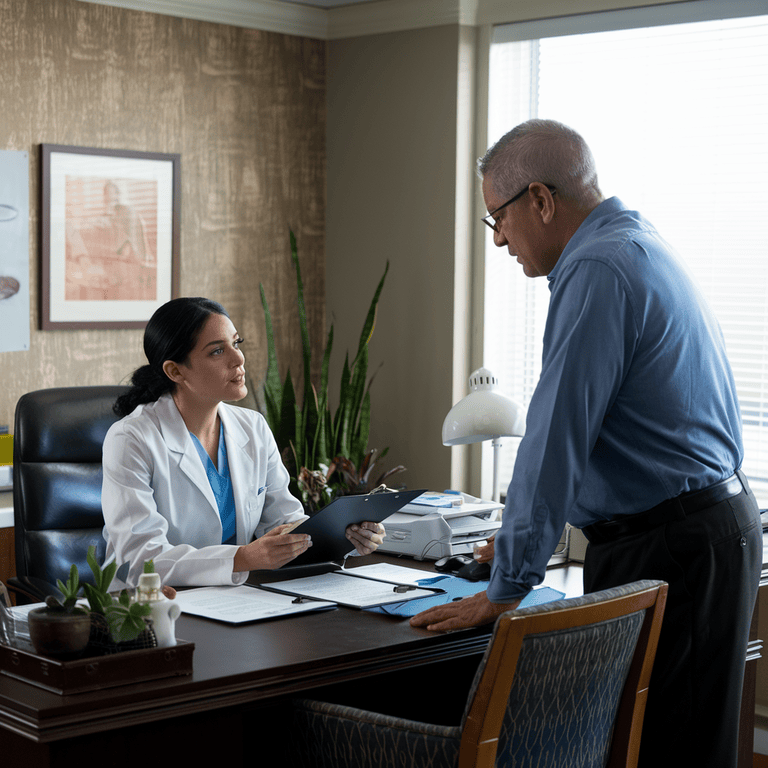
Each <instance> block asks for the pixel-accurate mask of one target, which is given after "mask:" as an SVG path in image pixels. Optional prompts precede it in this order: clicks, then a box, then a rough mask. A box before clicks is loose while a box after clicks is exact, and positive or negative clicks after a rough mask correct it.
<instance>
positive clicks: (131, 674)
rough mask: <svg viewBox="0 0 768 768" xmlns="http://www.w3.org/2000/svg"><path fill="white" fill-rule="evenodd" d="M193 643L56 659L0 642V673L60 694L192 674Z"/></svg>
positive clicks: (177, 643)
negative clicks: (80, 657) (62, 659)
mask: <svg viewBox="0 0 768 768" xmlns="http://www.w3.org/2000/svg"><path fill="white" fill-rule="evenodd" d="M194 650H195V644H194V643H188V642H187V641H186V640H177V642H176V645H175V646H172V647H170V648H144V649H142V650H137V651H124V652H123V653H115V654H112V655H110V656H96V657H91V658H85V659H76V660H74V661H60V660H58V659H52V658H49V657H48V656H38V655H37V654H36V653H32V652H28V651H23V650H20V649H18V648H11V647H9V646H7V645H0V672H2V674H4V675H8V677H13V678H15V679H16V680H21V681H23V682H25V683H29V684H30V685H36V686H37V687H38V688H44V689H45V690H46V691H51V692H53V693H58V694H60V695H62V696H64V695H69V694H71V693H84V692H85V691H95V690H99V689H101V688H112V687H114V686H118V685H129V684H130V683H141V682H144V681H146V680H156V679H159V678H163V677H178V676H180V675H191V674H192V654H193V652H194Z"/></svg>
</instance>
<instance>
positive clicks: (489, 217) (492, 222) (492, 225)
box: [482, 182, 557, 232]
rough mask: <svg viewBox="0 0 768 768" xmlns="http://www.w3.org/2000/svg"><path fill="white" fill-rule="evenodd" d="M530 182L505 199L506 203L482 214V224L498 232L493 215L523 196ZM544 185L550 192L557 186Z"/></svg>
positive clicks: (553, 191)
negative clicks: (484, 214)
mask: <svg viewBox="0 0 768 768" xmlns="http://www.w3.org/2000/svg"><path fill="white" fill-rule="evenodd" d="M532 183H533V182H531V184H532ZM531 184H529V185H528V186H527V187H526V188H525V189H524V190H522V191H521V192H518V193H517V194H516V195H515V196H514V197H512V198H510V199H509V200H507V202H506V203H504V205H500V206H499V207H498V208H496V209H494V210H493V211H491V212H490V213H489V214H488V215H487V216H483V219H482V221H483V223H484V224H487V225H488V226H489V227H490V228H491V229H492V230H493V231H494V232H500V231H501V230H499V222H498V221H496V220H495V219H494V218H493V217H494V216H495V215H496V214H497V213H498V212H499V211H500V210H501V209H502V208H506V207H507V206H508V205H512V203H514V202H515V200H519V199H520V198H521V197H522V196H523V195H524V194H525V193H526V192H527V191H528V190H529V189H530V188H531ZM545 186H546V188H547V189H548V190H549V191H550V192H551V193H552V194H554V193H555V191H556V190H557V187H553V186H552V185H551V184H545Z"/></svg>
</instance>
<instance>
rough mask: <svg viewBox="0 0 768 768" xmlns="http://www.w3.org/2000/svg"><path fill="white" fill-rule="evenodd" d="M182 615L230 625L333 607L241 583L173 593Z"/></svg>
mask: <svg viewBox="0 0 768 768" xmlns="http://www.w3.org/2000/svg"><path fill="white" fill-rule="evenodd" d="M176 602H177V603H178V604H179V606H180V607H181V610H182V613H188V614H191V615H193V616H202V617H203V618H206V619H214V620H215V621H225V622H227V623H230V624H242V623H244V622H246V621H260V620H262V619H275V618H277V617H279V616H288V615H290V614H292V613H304V612H306V611H318V610H322V609H325V608H334V607H335V604H334V603H332V602H320V601H309V602H296V601H295V599H294V597H293V596H292V595H281V594H277V593H275V592H267V591H266V590H263V589H258V588H256V587H251V586H248V585H246V584H243V585H241V586H239V587H200V588H198V589H185V590H181V591H179V592H178V593H177V594H176Z"/></svg>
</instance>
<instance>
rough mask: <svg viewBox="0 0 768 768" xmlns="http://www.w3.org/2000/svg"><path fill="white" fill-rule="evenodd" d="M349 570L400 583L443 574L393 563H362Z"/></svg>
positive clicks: (410, 582) (415, 582)
mask: <svg viewBox="0 0 768 768" xmlns="http://www.w3.org/2000/svg"><path fill="white" fill-rule="evenodd" d="M347 571H348V572H349V573H352V574H359V575H360V576H367V577H368V578H371V579H383V580H384V581H396V582H397V583H398V584H418V582H419V581H420V580H421V579H434V578H435V577H436V576H440V575H441V574H439V573H435V572H434V571H425V570H422V569H421V568H409V567H408V566H406V565H392V564H391V563H374V564H373V565H360V566H358V567H356V568H348V569H347Z"/></svg>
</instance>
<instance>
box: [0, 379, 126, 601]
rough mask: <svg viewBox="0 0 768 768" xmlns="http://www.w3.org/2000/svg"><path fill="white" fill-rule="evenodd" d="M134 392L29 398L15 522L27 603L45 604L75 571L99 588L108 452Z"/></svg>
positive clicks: (21, 413)
mask: <svg viewBox="0 0 768 768" xmlns="http://www.w3.org/2000/svg"><path fill="white" fill-rule="evenodd" d="M125 391H126V387H119V386H101V387H60V388H56V389H41V390H38V391H36V392H29V393H27V394H26V395H23V396H22V397H21V398H20V399H19V402H18V404H17V405H16V423H15V432H14V438H13V514H14V527H15V532H14V535H15V551H16V578H15V579H10V580H9V587H11V589H12V590H13V591H14V592H15V593H16V599H17V601H18V602H19V603H22V602H30V601H39V600H43V599H45V596H46V594H51V592H54V593H55V592H56V589H55V584H56V580H57V579H61V580H62V581H66V579H67V575H68V574H69V569H70V566H71V565H72V563H74V564H75V565H77V567H78V570H79V572H80V576H81V580H83V581H91V578H90V577H91V571H90V568H89V567H88V565H87V563H86V554H87V552H88V546H89V545H90V544H95V545H96V558H97V560H99V562H101V561H102V560H103V558H104V554H105V544H104V539H103V537H102V535H101V531H102V527H103V526H104V517H103V515H102V512H101V477H102V471H101V446H102V443H103V442H104V436H105V435H106V433H107V430H108V429H109V427H110V426H111V425H112V424H113V423H114V422H115V421H117V418H118V417H117V416H116V415H115V414H114V412H113V411H112V406H113V405H114V402H115V400H116V399H117V397H118V395H120V394H122V393H123V392H125Z"/></svg>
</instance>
